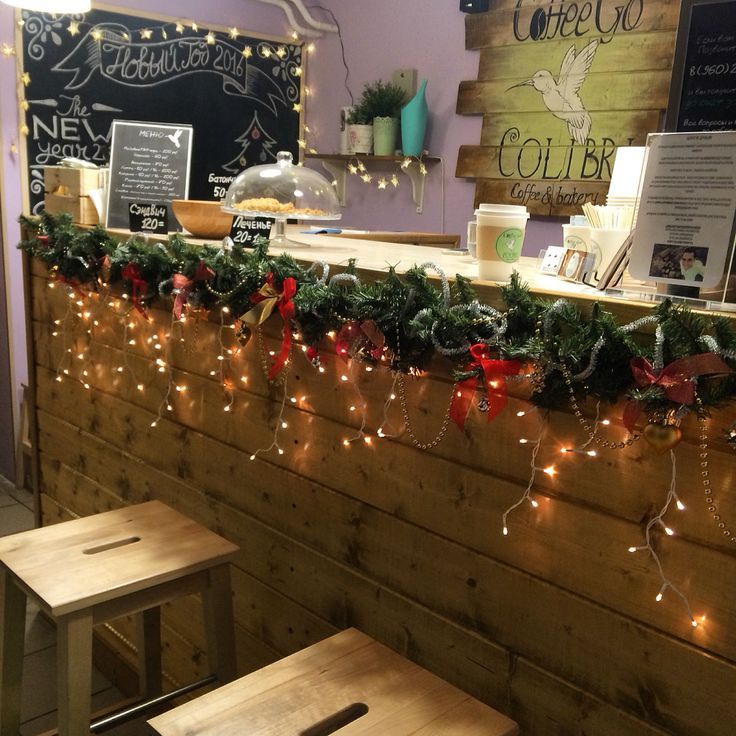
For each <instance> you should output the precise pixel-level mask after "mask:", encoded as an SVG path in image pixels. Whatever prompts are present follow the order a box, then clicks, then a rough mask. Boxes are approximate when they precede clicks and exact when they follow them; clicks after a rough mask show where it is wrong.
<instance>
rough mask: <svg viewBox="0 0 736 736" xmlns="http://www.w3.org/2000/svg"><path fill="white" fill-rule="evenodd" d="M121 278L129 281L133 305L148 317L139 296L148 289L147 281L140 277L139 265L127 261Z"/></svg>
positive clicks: (143, 294)
mask: <svg viewBox="0 0 736 736" xmlns="http://www.w3.org/2000/svg"><path fill="white" fill-rule="evenodd" d="M105 257H106V258H107V256H105ZM123 278H124V279H127V280H128V281H130V291H131V300H132V302H133V306H134V307H135V308H136V309H137V310H138V311H139V312H140V313H141V314H142V315H143V316H144V317H145V318H146V319H148V315H147V314H146V310H145V307H144V306H143V302H141V297H142V296H145V294H146V291H147V289H148V282H147V281H146V280H145V279H144V278H143V277H142V275H141V269H140V266H138V264H136V263H127V264H126V265H125V268H124V269H123Z"/></svg>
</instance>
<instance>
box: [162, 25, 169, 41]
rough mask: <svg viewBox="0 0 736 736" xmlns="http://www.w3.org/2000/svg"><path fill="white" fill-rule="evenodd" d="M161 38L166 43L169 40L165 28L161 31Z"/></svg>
mask: <svg viewBox="0 0 736 736" xmlns="http://www.w3.org/2000/svg"><path fill="white" fill-rule="evenodd" d="M161 38H163V39H164V41H166V40H167V39H168V38H169V34H168V33H166V29H165V28H162V29H161Z"/></svg>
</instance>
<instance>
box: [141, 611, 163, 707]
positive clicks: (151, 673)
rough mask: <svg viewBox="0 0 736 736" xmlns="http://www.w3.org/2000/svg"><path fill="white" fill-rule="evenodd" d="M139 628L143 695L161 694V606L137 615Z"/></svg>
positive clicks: (147, 696)
mask: <svg viewBox="0 0 736 736" xmlns="http://www.w3.org/2000/svg"><path fill="white" fill-rule="evenodd" d="M136 619H137V621H136V625H137V628H138V678H139V689H140V692H141V695H143V696H144V697H145V698H154V697H156V696H157V695H161V690H162V682H161V608H160V607H159V606H155V607H154V608H148V609H146V610H145V611H142V612H141V613H140V615H138V616H137V617H136Z"/></svg>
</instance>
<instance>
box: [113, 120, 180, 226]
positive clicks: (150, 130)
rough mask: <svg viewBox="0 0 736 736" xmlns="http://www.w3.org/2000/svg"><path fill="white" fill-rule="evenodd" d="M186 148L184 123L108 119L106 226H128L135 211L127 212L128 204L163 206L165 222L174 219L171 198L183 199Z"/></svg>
mask: <svg viewBox="0 0 736 736" xmlns="http://www.w3.org/2000/svg"><path fill="white" fill-rule="evenodd" d="M191 150H192V129H191V128H190V127H189V126H187V125H161V124H153V123H137V122H128V121H124V120H115V121H113V124H112V153H111V156H110V179H109V183H108V187H107V226H108V227H117V228H123V229H125V228H127V227H128V224H129V222H130V221H131V215H137V214H139V213H138V212H137V211H136V212H131V210H130V207H131V205H132V204H135V205H165V207H166V210H165V212H166V218H167V221H168V222H175V219H174V218H173V213H172V210H171V201H172V200H174V199H186V198H187V193H188V191H189V159H190V155H191ZM136 209H141V210H145V207H140V206H139V207H137V208H136ZM149 219H151V220H153V219H156V218H149ZM157 221H158V220H157ZM131 229H132V228H131ZM146 229H151V228H146Z"/></svg>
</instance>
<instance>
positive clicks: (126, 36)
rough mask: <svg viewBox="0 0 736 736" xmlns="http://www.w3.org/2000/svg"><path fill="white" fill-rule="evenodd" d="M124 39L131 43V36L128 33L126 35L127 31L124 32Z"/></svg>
mask: <svg viewBox="0 0 736 736" xmlns="http://www.w3.org/2000/svg"><path fill="white" fill-rule="evenodd" d="M123 38H124V39H125V40H126V41H130V36H129V35H128V34H127V33H126V32H125V31H123Z"/></svg>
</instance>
